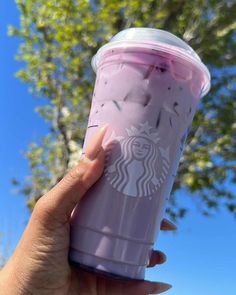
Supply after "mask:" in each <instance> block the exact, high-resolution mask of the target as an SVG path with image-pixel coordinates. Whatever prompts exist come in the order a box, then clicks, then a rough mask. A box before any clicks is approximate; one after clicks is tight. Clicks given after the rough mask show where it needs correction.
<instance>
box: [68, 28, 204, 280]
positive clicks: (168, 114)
mask: <svg viewBox="0 0 236 295" xmlns="http://www.w3.org/2000/svg"><path fill="white" fill-rule="evenodd" d="M130 30H133V29H130ZM137 30H139V29H137ZM145 30H147V31H148V30H151V29H145ZM126 31H128V30H126ZM157 31H158V30H157ZM124 32H125V31H124ZM167 34H168V33H167ZM171 36H173V35H171ZM173 38H176V37H173ZM182 42H183V41H182ZM156 44H157V42H154V41H153V40H151V41H149V42H147V41H145V42H137V41H136V43H135V44H134V43H132V42H130V43H129V44H128V45H127V43H125V45H126V46H124V45H123V46H122V44H119V46H110V47H109V48H106V50H104V51H103V54H102V56H101V54H100V63H99V64H98V69H97V79H96V84H95V88H94V94H93V100H92V107H91V112H90V116H89V122H88V128H87V132H86V137H85V142H84V147H83V151H84V150H85V148H86V145H87V143H88V142H89V140H90V138H91V137H92V136H93V134H94V133H95V132H97V130H98V129H99V128H100V127H101V126H103V125H104V124H106V123H108V124H109V128H108V132H107V134H106V137H105V139H104V142H103V146H104V148H105V150H106V163H105V170H104V174H103V176H102V177H101V178H100V179H99V181H98V182H97V183H96V184H95V185H94V186H93V187H92V188H91V189H90V190H89V191H88V192H87V194H86V196H85V197H84V198H83V199H82V201H81V203H80V205H79V206H78V207H77V208H76V209H75V211H74V213H73V217H72V222H71V251H70V260H71V261H73V262H76V263H78V264H79V265H80V266H82V267H84V268H87V269H91V270H93V271H97V272H100V273H103V274H105V275H110V276H113V277H124V278H129V279H138V280H142V279H144V275H145V268H146V266H147V264H148V262H149V258H150V254H151V250H152V248H153V245H154V242H155V240H156V238H157V235H158V232H159V228H160V222H161V220H162V218H163V214H164V211H165V206H166V201H167V200H168V198H169V195H170V191H171V189H172V185H173V182H174V179H175V174H176V170H177V167H178V164H179V159H180V157H181V154H182V151H183V147H184V142H185V139H186V136H187V133H188V128H189V127H190V125H191V122H192V119H193V116H194V113H195V111H196V108H197V105H198V102H199V98H200V97H201V96H202V95H203V92H205V93H206V92H207V91H208V89H207V88H209V75H208V76H207V74H208V72H207V70H206V68H204V66H203V64H201V62H200V60H198V62H197V61H196V60H195V62H194V61H193V60H194V59H196V56H195V57H192V60H191V58H189V56H188V58H186V56H185V55H184V54H183V53H182V56H181V54H180V49H178V48H177V47H174V46H173V45H167V47H168V46H169V47H168V48H167V49H168V50H167V49H166V48H164V49H162V48H161V46H160V47H159V48H157V47H156ZM111 45H112V43H111ZM164 47H165V46H164ZM191 54H193V53H191ZM204 71H205V72H204ZM207 83H208V84H207Z"/></svg>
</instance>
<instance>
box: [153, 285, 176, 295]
mask: <svg viewBox="0 0 236 295" xmlns="http://www.w3.org/2000/svg"><path fill="white" fill-rule="evenodd" d="M170 288H172V285H170V284H166V283H157V285H156V286H155V287H154V288H153V289H152V290H151V294H160V293H162V292H165V291H167V290H169V289H170Z"/></svg>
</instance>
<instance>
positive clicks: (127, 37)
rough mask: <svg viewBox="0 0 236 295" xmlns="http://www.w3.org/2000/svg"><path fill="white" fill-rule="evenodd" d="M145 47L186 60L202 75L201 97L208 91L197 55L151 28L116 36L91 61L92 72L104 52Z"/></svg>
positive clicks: (206, 75)
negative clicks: (114, 49) (122, 48)
mask: <svg viewBox="0 0 236 295" xmlns="http://www.w3.org/2000/svg"><path fill="white" fill-rule="evenodd" d="M134 45H135V46H138V47H147V45H148V46H149V48H150V46H151V47H152V48H153V49H157V50H159V51H163V52H167V53H170V54H173V55H176V56H178V57H180V58H182V59H185V60H187V61H188V62H190V63H192V64H193V65H194V66H196V67H197V68H198V69H199V70H200V71H201V72H202V74H203V77H204V88H203V89H202V96H204V95H205V94H206V93H207V92H208V91H209V89H210V80H211V77H210V73H209V70H208V69H207V67H206V66H205V65H204V64H203V62H202V61H201V59H200V57H199V56H198V54H197V53H196V52H195V51H194V50H193V49H192V48H191V47H190V46H189V45H188V44H187V43H186V42H184V41H183V40H181V39H180V38H178V37H176V36H175V35H173V34H171V33H169V32H167V31H163V30H159V29H152V28H130V29H126V30H123V31H121V32H119V33H118V34H116V35H115V36H114V37H113V38H112V39H111V40H110V41H109V42H108V43H107V44H105V45H104V46H102V47H101V48H100V49H99V50H98V52H97V53H96V55H95V56H94V57H93V59H92V67H93V69H94V71H95V72H96V71H97V68H98V67H99V65H100V62H101V58H102V56H103V54H104V52H105V51H107V50H109V49H113V48H119V47H130V46H134Z"/></svg>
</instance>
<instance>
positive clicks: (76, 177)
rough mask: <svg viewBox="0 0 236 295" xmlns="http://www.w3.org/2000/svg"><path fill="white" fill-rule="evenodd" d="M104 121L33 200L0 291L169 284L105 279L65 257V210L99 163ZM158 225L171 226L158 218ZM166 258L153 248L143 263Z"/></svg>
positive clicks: (113, 294) (150, 288)
mask: <svg viewBox="0 0 236 295" xmlns="http://www.w3.org/2000/svg"><path fill="white" fill-rule="evenodd" d="M106 129H107V126H106V127H104V128H101V129H100V130H99V131H98V133H96V134H95V136H94V137H93V138H92V140H91V142H90V144H89V145H88V147H87V149H86V153H85V156H84V157H83V159H81V161H80V163H79V164H78V166H76V167H75V168H74V169H72V170H71V171H70V172H69V173H68V174H67V175H66V176H65V177H64V178H63V179H62V180H61V181H60V182H59V183H58V184H57V185H56V186H55V187H54V188H52V189H51V190H50V191H49V192H48V193H46V194H45V195H44V196H42V197H41V198H40V199H39V201H38V202H37V204H36V206H35V208H34V210H33V212H32V215H31V218H30V220H29V223H28V225H27V227H26V229H25V232H24V234H23V235H22V238H21V240H20V242H19V244H18V246H17V247H16V250H15V252H14V253H13V255H12V257H11V258H10V259H9V261H8V263H7V264H6V265H5V267H4V268H3V269H2V270H1V272H0V295H31V294H32V295H47V294H48V295H54V294H55V295H121V294H122V295H126V294H127V295H128V294H129V295H130V294H136V295H144V294H156V293H161V292H164V291H166V290H168V289H169V288H170V287H171V286H170V285H169V284H164V283H158V282H149V281H140V282H127V281H117V280H113V279H106V278H104V277H100V276H97V275H96V274H93V273H89V272H86V271H84V270H81V269H79V268H76V267H74V266H71V265H70V264H69V262H68V253H69V242H70V216H71V213H72V211H73V209H74V207H75V205H76V204H77V203H79V202H80V200H81V198H82V197H83V195H84V194H85V192H86V191H87V190H88V189H89V188H90V187H91V186H92V185H93V184H94V183H95V182H96V181H97V180H98V179H99V177H100V176H101V175H102V173H103V169H104V158H105V153H104V149H103V148H102V140H103V138H104V135H105V133H106ZM161 229H162V230H175V229H176V227H175V226H174V225H173V224H172V223H171V222H169V221H168V220H163V221H162V224H161ZM165 260H166V257H165V254H164V253H162V252H161V251H153V252H152V255H151V259H150V263H149V267H152V266H155V265H156V264H161V263H163V262H164V261H165Z"/></svg>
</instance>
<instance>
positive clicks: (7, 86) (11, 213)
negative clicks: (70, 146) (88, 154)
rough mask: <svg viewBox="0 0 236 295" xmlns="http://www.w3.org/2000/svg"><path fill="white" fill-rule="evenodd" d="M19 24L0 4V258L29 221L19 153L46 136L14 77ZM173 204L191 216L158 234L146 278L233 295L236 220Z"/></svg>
mask: <svg viewBox="0 0 236 295" xmlns="http://www.w3.org/2000/svg"><path fill="white" fill-rule="evenodd" d="M18 22H19V13H18V11H17V9H16V7H15V4H14V1H12V0H8V1H1V4H0V44H1V46H0V138H1V141H0V164H1V169H0V255H3V254H4V255H10V254H11V253H12V251H13V249H14V247H15V246H16V244H17V242H18V241H19V239H20V236H21V235H22V233H23V231H24V227H25V225H26V223H27V220H28V218H29V212H28V210H27V208H26V206H25V199H24V197H23V196H19V195H17V194H16V193H15V192H14V187H12V185H11V178H13V177H15V178H18V179H20V180H23V179H24V178H25V176H26V175H27V174H28V173H29V171H28V166H27V161H26V159H24V157H23V152H24V151H25V150H26V149H27V145H28V144H29V143H30V142H32V141H37V140H39V138H40V137H41V136H43V135H44V134H45V133H46V132H47V125H46V124H45V123H44V122H43V120H41V119H40V118H39V116H38V115H37V114H36V113H35V112H34V108H35V107H36V106H37V105H38V104H39V103H41V102H40V101H39V100H36V99H33V98H32V97H31V95H30V94H29V92H28V87H27V85H25V84H23V83H21V82H20V81H19V80H18V79H16V78H15V77H14V75H15V72H16V71H17V70H18V69H19V68H20V67H22V64H20V63H19V62H16V61H15V60H14V55H15V54H16V51H17V48H18V45H19V40H17V39H16V38H9V37H7V33H6V32H7V25H8V24H15V25H17V24H18ZM232 189H235V188H233V187H232ZM195 198H197V196H195ZM178 199H179V202H180V203H182V204H185V205H187V206H188V208H190V212H189V214H188V215H187V217H186V218H185V219H184V220H181V221H180V222H179V224H178V232H177V233H176V234H172V233H165V234H160V236H159V238H158V242H157V243H156V247H157V248H159V249H161V250H162V251H164V252H166V254H167V256H168V261H167V263H166V264H164V265H162V266H159V267H157V268H155V269H152V270H148V271H147V275H146V278H147V279H153V280H158V281H164V282H168V283H171V284H173V288H172V290H170V291H169V292H167V293H166V294H169V295H199V294H202V295H222V294H223V295H235V294H236V255H235V249H236V220H235V219H234V218H233V217H232V216H231V215H230V214H228V213H227V212H226V211H224V210H222V211H221V212H218V213H217V214H216V215H215V216H214V217H212V218H206V217H202V216H201V215H200V213H199V211H198V210H197V209H196V208H195V206H194V205H193V202H192V200H191V197H190V196H189V195H188V194H187V193H186V192H184V191H183V192H180V193H179V194H178Z"/></svg>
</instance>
